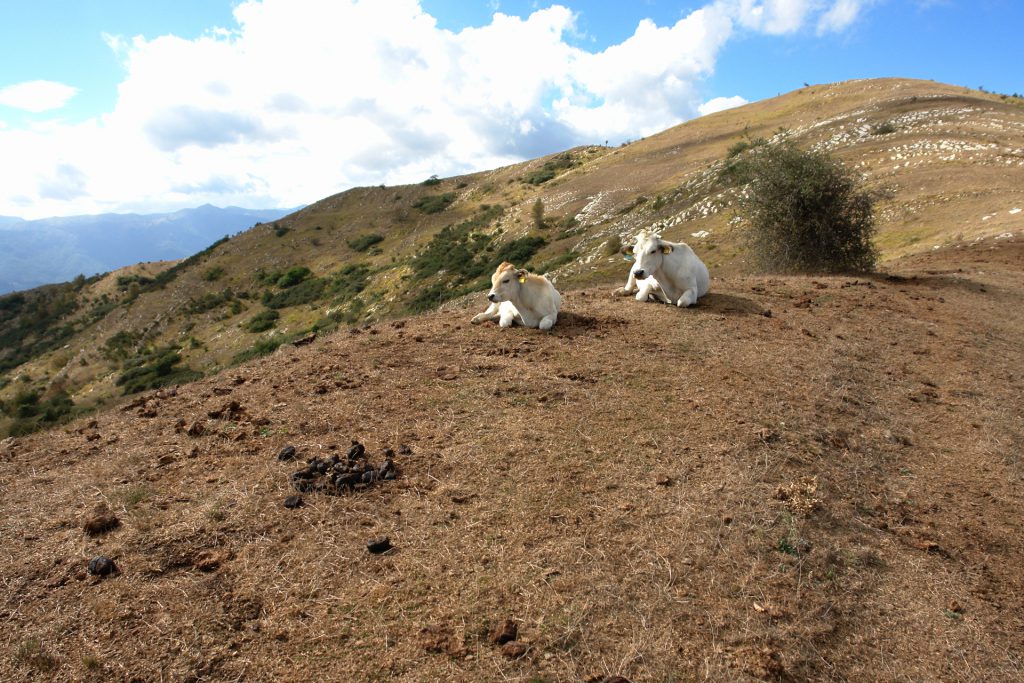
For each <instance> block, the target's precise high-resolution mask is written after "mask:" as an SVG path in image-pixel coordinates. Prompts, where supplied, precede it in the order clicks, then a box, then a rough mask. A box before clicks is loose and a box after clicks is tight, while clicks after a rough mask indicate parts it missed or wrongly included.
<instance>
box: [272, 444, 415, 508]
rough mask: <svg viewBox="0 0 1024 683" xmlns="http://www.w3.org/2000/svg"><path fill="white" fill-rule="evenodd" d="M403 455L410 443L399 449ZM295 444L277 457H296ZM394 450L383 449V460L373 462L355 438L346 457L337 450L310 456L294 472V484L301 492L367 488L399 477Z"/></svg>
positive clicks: (292, 478) (347, 490)
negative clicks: (329, 454) (322, 455)
mask: <svg viewBox="0 0 1024 683" xmlns="http://www.w3.org/2000/svg"><path fill="white" fill-rule="evenodd" d="M399 451H400V452H402V453H404V454H410V453H411V452H412V451H411V450H410V449H409V447H408V446H402V447H401V448H400V449H399ZM295 457H296V452H295V447H294V446H286V447H285V448H284V449H282V450H281V452H280V453H278V454H277V459H278V460H285V461H287V460H294V459H295ZM398 474H399V472H398V467H397V466H396V465H395V452H394V451H393V450H391V449H390V448H385V449H384V460H383V462H381V463H380V464H379V465H374V464H373V463H372V462H370V459H369V457H368V456H367V453H366V447H365V446H364V445H363V444H361V443H360V442H358V441H356V440H355V439H353V440H352V446H351V447H350V448H349V449H348V453H346V455H345V456H344V457H342V456H340V455H338V454H337V453H334V454H333V455H331V456H330V457H326V458H311V459H310V460H308V461H307V463H306V467H305V468H303V469H301V470H299V471H298V472H292V474H291V475H290V479H291V482H292V487H293V488H295V490H296V491H298V492H299V493H326V494H329V495H340V494H343V493H352V492H355V491H362V490H365V489H367V488H369V487H371V486H373V485H374V484H376V483H378V482H382V481H391V480H393V479H395V478H397V477H398Z"/></svg>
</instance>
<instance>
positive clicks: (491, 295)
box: [487, 292, 498, 301]
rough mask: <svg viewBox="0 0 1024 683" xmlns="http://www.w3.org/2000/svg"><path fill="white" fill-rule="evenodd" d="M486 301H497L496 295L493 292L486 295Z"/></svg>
mask: <svg viewBox="0 0 1024 683" xmlns="http://www.w3.org/2000/svg"><path fill="white" fill-rule="evenodd" d="M487 300H488V301H497V300H498V295H497V294H495V293H494V292H491V293H490V294H488V295H487Z"/></svg>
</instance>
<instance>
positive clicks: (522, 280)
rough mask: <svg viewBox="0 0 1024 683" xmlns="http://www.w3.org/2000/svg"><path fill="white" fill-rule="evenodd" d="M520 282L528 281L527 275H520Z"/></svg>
mask: <svg viewBox="0 0 1024 683" xmlns="http://www.w3.org/2000/svg"><path fill="white" fill-rule="evenodd" d="M519 282H520V283H525V282H526V276H525V275H520V276H519Z"/></svg>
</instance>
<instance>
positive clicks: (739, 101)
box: [697, 95, 747, 116]
mask: <svg viewBox="0 0 1024 683" xmlns="http://www.w3.org/2000/svg"><path fill="white" fill-rule="evenodd" d="M744 104H747V100H746V99H744V98H742V97H740V96H739V95H733V96H732V97H715V98H713V99H710V100H708V101H707V102H705V103H704V104H702V105H700V106H699V107H697V112H698V113H699V114H700V115H701V116H707V115H708V114H715V113H717V112H720V111H725V110H726V109H732V108H734V107H742V106H743V105H744Z"/></svg>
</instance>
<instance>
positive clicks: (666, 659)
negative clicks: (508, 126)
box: [0, 237, 1024, 683]
mask: <svg viewBox="0 0 1024 683" xmlns="http://www.w3.org/2000/svg"><path fill="white" fill-rule="evenodd" d="M892 271H893V272H894V273H898V275H899V277H896V278H892V277H890V278H886V277H885V276H879V277H875V278H870V279H865V278H848V277H813V278H802V277H766V278H754V277H747V278H735V279H733V278H730V279H727V280H716V281H714V282H713V285H712V286H713V293H712V294H711V295H709V296H708V297H707V298H706V299H705V300H702V302H701V305H700V306H698V307H696V308H693V309H689V310H678V309H676V308H674V307H668V306H661V305H656V304H645V305H641V304H638V303H636V302H634V301H633V300H631V299H616V298H612V297H611V296H610V295H609V292H610V291H611V289H612V286H608V287H606V288H603V289H600V290H599V289H588V290H586V291H585V292H584V291H572V292H568V293H566V296H565V298H564V302H565V303H564V312H563V315H562V317H561V319H560V320H559V323H558V325H557V326H556V328H555V329H554V330H553V332H552V333H550V334H546V333H541V332H538V331H536V330H523V329H512V330H501V329H498V328H497V327H496V326H493V325H485V326H479V327H476V326H471V325H470V324H469V323H468V320H469V318H470V317H471V315H472V314H473V313H475V312H477V308H478V307H479V308H480V310H482V307H483V305H482V303H479V302H473V307H472V308H471V309H470V308H454V309H451V310H447V311H443V312H440V313H437V314H433V315H427V316H423V317H418V318H411V319H408V320H405V321H400V322H398V323H384V324H379V325H377V326H375V327H374V328H372V329H369V330H364V331H361V332H360V333H358V334H355V333H339V334H336V335H334V336H331V337H329V338H326V339H320V340H317V341H315V342H314V343H313V344H311V345H308V346H303V347H301V348H291V347H289V348H287V349H282V350H280V351H279V352H278V353H276V354H275V355H274V356H272V357H270V358H268V359H265V360H263V361H261V362H256V363H252V364H249V365H246V366H243V367H241V368H238V369H236V370H233V371H229V372H226V373H224V374H222V375H220V376H218V377H213V378H209V379H207V380H204V381H201V382H198V383H196V384H193V385H189V386H185V387H181V388H180V389H179V390H178V391H177V394H176V395H173V396H172V395H169V393H170V392H161V393H158V394H148V395H146V396H144V397H142V398H143V399H145V401H144V402H142V401H135V402H133V403H130V404H128V403H126V404H124V405H122V406H121V407H120V408H115V409H113V410H111V411H109V412H105V413H101V414H98V415H96V416H95V418H94V419H93V420H92V421H90V420H81V421H79V422H76V423H74V424H72V425H70V426H68V427H67V428H64V429H58V430H55V431H52V432H49V433H45V434H37V435H33V436H30V437H25V438H21V439H17V440H15V441H7V442H4V444H3V446H2V447H0V489H2V502H0V513H2V516H0V532H2V538H3V539H4V542H3V548H2V555H0V565H2V571H0V576H2V582H0V620H2V623H3V624H4V627H5V628H4V629H3V632H2V634H0V678H2V679H3V680H18V679H35V680H104V681H106V680H145V681H150V680H152V681H157V680H164V681H200V680H203V681H207V680H210V681H213V680H217V681H219V680H247V681H262V680H273V681H308V680H336V681H424V682H426V681H431V682H433V681H523V682H526V681H531V682H534V683H539V682H541V681H585V680H600V678H601V677H603V676H610V675H620V676H625V677H627V678H628V679H629V680H631V681H634V682H635V683H639V682H641V681H660V682H667V681H688V680H697V679H710V680H716V681H744V680H760V679H769V680H840V681H845V680H848V681H874V680H886V681H935V680H941V681H964V680H970V681H1013V680H1021V678H1022V676H1024V672H1022V668H1024V664H1022V657H1024V641H1022V638H1021V634H1022V633H1024V580H1022V567H1024V535H1022V532H1024V524H1022V519H1024V516H1022V512H1024V506H1022V464H1021V450H1022V447H1024V418H1022V410H1024V396H1022V387H1024V363H1022V360H1024V353H1022V342H1021V340H1022V338H1024V315H1022V312H1024V307H1022V301H1024V242H1022V241H1021V240H1020V238H1019V237H1018V238H1011V239H1006V240H1002V241H999V242H995V241H993V240H991V239H990V240H986V241H983V242H980V243H978V244H975V245H973V246H962V247H960V248H954V249H947V250H942V251H937V252H932V253H930V254H927V255H925V256H920V257H915V258H913V259H910V260H905V261H902V262H899V263H897V264H895V265H894V266H893V267H892ZM768 311H770V313H771V314H770V316H768V315H767V312H768ZM230 401H237V402H238V404H239V408H238V409H236V410H234V411H226V412H221V413H220V416H219V417H217V418H212V417H210V416H209V414H210V413H211V412H213V413H217V412H218V410H222V409H223V408H224V407H225V406H226V405H227V404H228V403H229V402H230ZM181 421H184V422H183V423H182V422H181ZM176 425H177V427H176ZM197 425H198V426H197ZM200 431H201V433H199V432H200ZM190 432H191V433H192V434H193V435H190ZM351 438H358V439H360V440H362V441H363V442H364V443H365V444H366V445H367V447H368V449H369V452H370V454H371V458H372V459H373V460H374V461H379V460H380V459H381V457H382V456H381V451H382V449H383V448H384V447H387V446H391V447H393V448H396V449H397V448H398V447H399V446H400V445H402V444H407V445H408V446H410V447H411V449H412V454H411V455H398V456H396V459H397V461H398V465H399V468H400V476H399V478H398V479H397V480H395V481H391V482H381V483H379V484H376V485H374V486H373V487H371V488H368V489H367V490H365V491H360V492H356V493H351V494H346V495H341V496H329V495H325V494H306V495H305V496H304V498H305V503H306V504H305V506H303V507H300V508H296V509H286V508H285V507H284V506H283V501H284V499H285V498H286V497H287V496H289V495H292V494H294V493H295V491H294V490H292V489H291V487H290V484H289V480H288V475H289V473H291V472H292V471H294V470H296V469H298V468H299V464H296V463H283V462H279V461H278V460H277V459H276V457H275V456H276V454H277V452H278V451H279V450H280V449H281V448H282V447H284V446H285V445H288V444H292V445H294V446H296V447H297V449H298V451H299V454H300V457H304V458H306V457H313V456H320V455H325V454H330V453H332V452H335V451H332V450H331V449H332V447H334V446H337V447H338V448H337V452H339V453H341V454H342V455H343V454H344V451H345V449H347V447H348V444H349V440H350V439H351ZM103 503H105V504H106V505H107V507H109V510H110V511H112V512H113V513H114V515H116V516H117V517H118V519H119V522H120V524H119V525H117V526H115V527H113V528H112V529H110V530H108V531H105V532H100V533H98V534H96V535H90V534H88V533H86V532H85V531H84V530H83V525H84V524H85V523H86V521H87V520H88V518H89V517H90V516H91V515H95V514H97V505H98V504H103ZM101 512H102V510H101ZM382 535H387V536H389V537H390V540H391V542H392V544H393V545H394V549H393V550H391V551H389V552H387V553H385V554H382V555H371V554H370V553H368V552H367V549H366V542H367V541H368V540H369V539H371V538H374V537H379V536H382ZM100 554H103V555H107V556H109V557H111V558H112V559H113V560H114V561H115V563H116V565H117V567H118V568H119V570H120V571H119V573H118V574H116V575H113V576H109V577H106V578H102V579H101V578H96V577H92V576H89V575H88V574H87V571H86V568H87V565H88V563H89V560H90V559H91V558H93V557H94V556H97V555H100ZM506 619H511V620H513V621H514V622H515V625H516V626H517V634H516V640H514V641H512V642H511V643H504V644H501V643H500V642H497V643H496V642H493V641H494V640H500V638H499V637H498V636H495V635H493V634H494V633H499V634H500V633H501V632H502V629H503V628H505V627H506V626H507V625H503V622H504V621H505V620H506ZM489 635H490V636H492V637H489ZM517 655H518V658H515V657H516V656H517Z"/></svg>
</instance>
